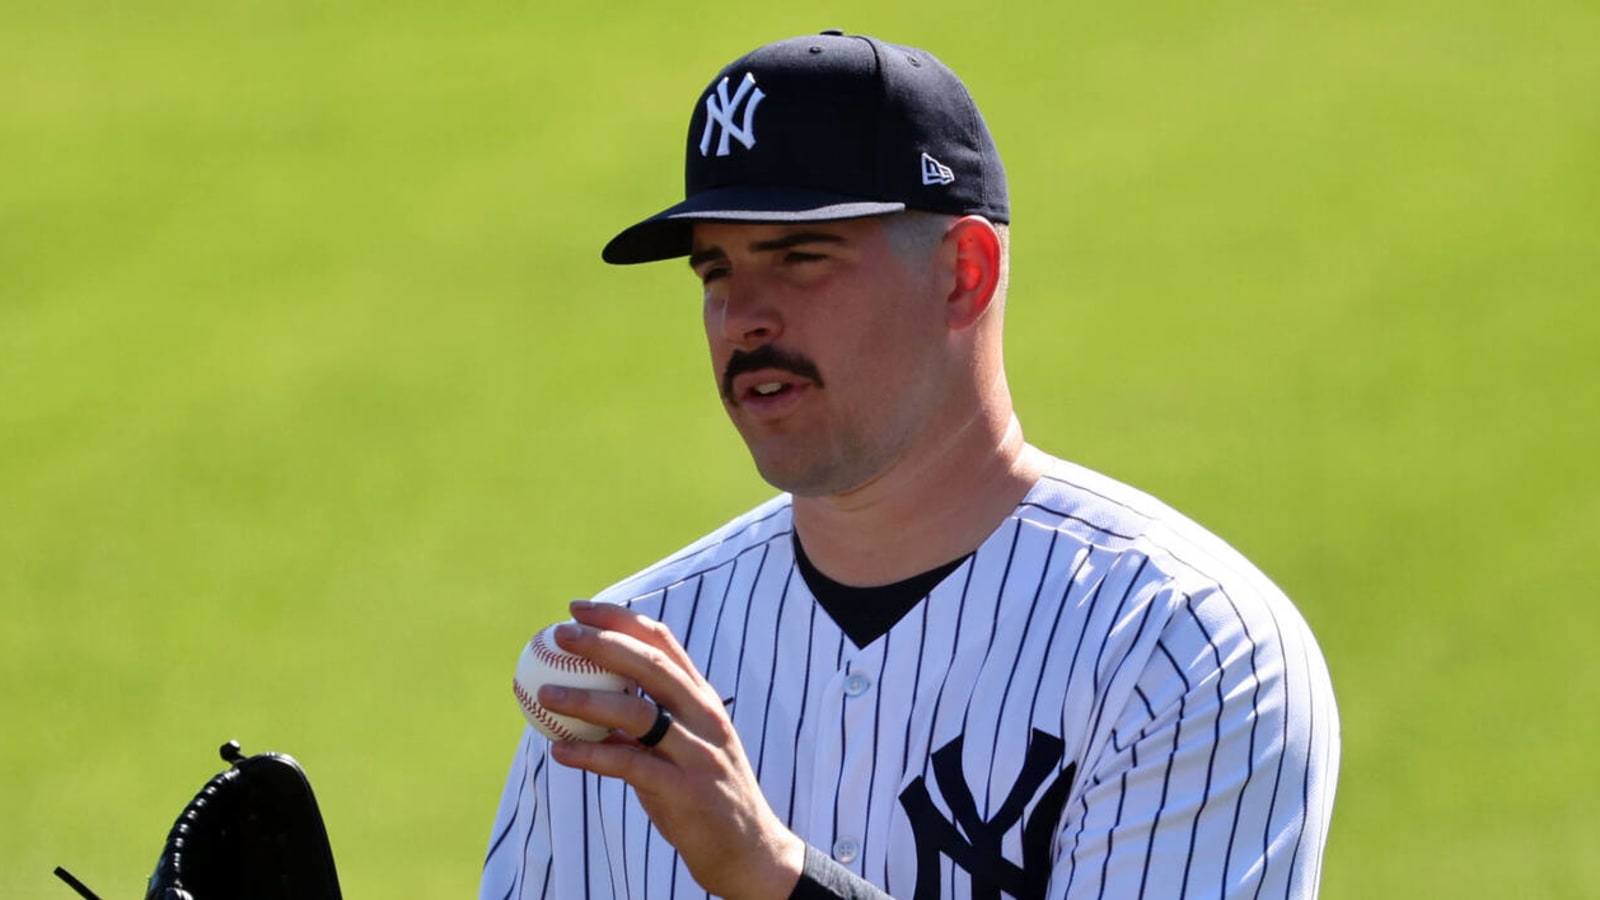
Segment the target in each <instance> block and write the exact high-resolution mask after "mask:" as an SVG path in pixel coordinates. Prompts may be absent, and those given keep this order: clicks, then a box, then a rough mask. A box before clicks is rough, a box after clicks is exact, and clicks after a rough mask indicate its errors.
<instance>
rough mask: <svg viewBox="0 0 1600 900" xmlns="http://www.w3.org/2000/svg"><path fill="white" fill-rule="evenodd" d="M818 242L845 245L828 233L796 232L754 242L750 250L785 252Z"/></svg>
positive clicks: (838, 237)
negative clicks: (791, 248)
mask: <svg viewBox="0 0 1600 900" xmlns="http://www.w3.org/2000/svg"><path fill="white" fill-rule="evenodd" d="M818 242H821V243H824V244H843V243H845V239H844V238H843V237H841V236H839V235H837V234H833V233H832V232H828V231H797V232H795V233H794V234H786V235H784V236H783V237H781V238H773V239H772V240H770V241H756V242H755V243H753V244H751V245H750V250H751V252H753V253H765V252H770V251H772V250H787V249H789V248H790V247H798V246H800V245H801V244H815V243H818Z"/></svg>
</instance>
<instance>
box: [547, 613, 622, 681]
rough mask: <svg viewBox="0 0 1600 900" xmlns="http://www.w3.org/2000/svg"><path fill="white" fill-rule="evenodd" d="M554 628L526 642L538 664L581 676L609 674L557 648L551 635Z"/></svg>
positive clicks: (591, 662)
mask: <svg viewBox="0 0 1600 900" xmlns="http://www.w3.org/2000/svg"><path fill="white" fill-rule="evenodd" d="M555 628H556V626H554V625H551V626H550V627H548V628H546V629H544V630H543V631H540V632H539V633H538V634H536V635H534V636H533V640H531V641H529V642H528V649H529V650H532V651H533V653H534V655H535V656H537V657H539V661H540V662H542V663H544V664H546V665H549V666H554V667H555V668H557V669H560V670H561V671H563V672H576V673H578V674H581V675H609V674H611V673H610V671H609V670H607V669H603V668H601V667H600V666H598V665H595V663H594V662H593V661H591V660H589V659H586V658H584V657H582V656H579V655H577V654H576V653H568V652H567V651H565V650H563V649H561V648H560V647H557V646H556V644H555V637H554V636H553V635H552V634H551V632H552V631H554V630H555Z"/></svg>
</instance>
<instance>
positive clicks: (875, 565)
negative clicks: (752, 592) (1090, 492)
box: [794, 414, 1045, 587]
mask: <svg viewBox="0 0 1600 900" xmlns="http://www.w3.org/2000/svg"><path fill="white" fill-rule="evenodd" d="M1044 460H1045V456H1044V454H1043V453H1042V452H1040V451H1039V450H1037V449H1035V448H1034V447H1031V446H1029V445H1028V444H1027V443H1026V442H1025V441H1024V440H1023V437H1022V427H1021V425H1020V424H1018V422H1017V420H1016V419H1015V418H1014V417H1012V416H1010V415H1009V414H1008V415H1007V417H1006V420H1005V422H1004V423H1003V424H996V425H994V426H987V425H986V423H983V422H982V421H978V420H975V421H974V422H972V423H970V425H969V428H968V429H967V430H966V431H965V432H963V433H961V434H958V435H956V436H955V438H954V439H953V440H952V441H951V442H950V443H949V444H948V445H947V446H944V447H940V448H935V449H934V450H933V451H932V452H929V453H926V454H924V455H922V456H919V457H913V458H907V459H903V460H901V461H900V462H898V463H897V464H896V465H895V466H894V467H892V468H891V469H890V470H889V471H887V472H885V473H883V474H882V475H880V476H879V477H878V478H876V479H874V480H873V481H871V482H869V483H868V484H866V485H863V486H862V487H860V488H857V489H855V490H852V491H850V492H848V493H845V494H840V495H835V496H828V497H796V498H795V499H794V522H795V529H796V531H797V533H798V534H799V537H800V540H801V541H802V542H803V543H804V545H805V550H806V553H807V555H808V556H810V558H811V561H812V562H813V563H814V564H815V565H816V567H817V568H818V569H820V570H821V571H822V572H824V573H826V574H827V575H828V577H830V578H832V579H834V580H835V581H838V582H841V583H843V584H848V585H854V586H858V587H866V586H872V585H880V584H891V583H893V582H896V581H899V580H901V579H904V578H909V577H911V576H913V575H916V574H919V573H921V572H925V571H928V570H929V569H933V568H935V567H937V566H939V565H941V564H943V563H946V562H949V561H950V560H952V559H956V558H957V557H960V556H962V555H964V554H966V553H970V552H971V551H973V550H975V549H976V548H977V547H978V545H979V544H981V543H983V541H984V540H985V539H986V538H987V537H988V536H989V534H990V533H991V532H992V531H994V529H995V528H996V527H998V526H999V524H1000V523H1001V522H1002V521H1004V520H1005V518H1006V516H1008V515H1010V514H1011V511H1012V510H1013V509H1015V508H1016V505H1017V503H1019V502H1020V501H1021V500H1022V498H1023V497H1024V496H1025V495H1026V494H1027V493H1028V490H1029V489H1030V488H1032V487H1033V484H1034V482H1036V481H1037V480H1038V479H1039V476H1040V474H1041V473H1042V472H1043V471H1044Z"/></svg>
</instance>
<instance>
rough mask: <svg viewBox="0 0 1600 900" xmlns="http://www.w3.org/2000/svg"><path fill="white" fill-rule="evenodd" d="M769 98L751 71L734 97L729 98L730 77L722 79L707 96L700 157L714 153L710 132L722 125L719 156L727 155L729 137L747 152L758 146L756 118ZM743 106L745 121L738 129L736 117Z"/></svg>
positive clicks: (747, 73)
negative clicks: (757, 110)
mask: <svg viewBox="0 0 1600 900" xmlns="http://www.w3.org/2000/svg"><path fill="white" fill-rule="evenodd" d="M766 96H767V95H766V94H764V93H762V91H761V88H758V87H756V79H755V76H754V75H751V74H750V73H749V72H746V73H744V80H743V81H741V82H739V89H738V90H736V91H734V92H733V97H732V98H731V99H730V98H729V97H728V77H727V76H726V75H724V76H723V78H722V80H721V81H719V82H717V92H716V93H715V94H707V95H706V130H705V132H704V133H702V134H701V135H700V155H701V156H706V155H708V154H710V153H711V132H712V131H713V130H714V129H715V128H716V126H718V125H721V126H722V137H720V138H718V139H717V155H718V156H727V155H728V138H730V137H735V138H738V139H739V143H741V144H743V145H744V148H745V149H746V150H749V149H750V148H752V147H754V146H755V145H756V132H755V115H756V107H757V106H758V105H760V103H761V101H762V99H763V98H764V97H766ZM740 104H744V121H743V122H742V123H741V124H739V125H737V126H735V125H734V124H733V115H734V113H736V112H738V111H739V105H740Z"/></svg>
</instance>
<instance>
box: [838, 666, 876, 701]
mask: <svg viewBox="0 0 1600 900" xmlns="http://www.w3.org/2000/svg"><path fill="white" fill-rule="evenodd" d="M870 687H872V679H871V678H868V677H867V676H866V675H864V674H862V673H860V672H851V673H850V675H849V677H848V678H846V679H845V680H844V692H845V694H846V695H847V696H851V697H859V696H861V695H862V694H865V693H866V692H867V688H870Z"/></svg>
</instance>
